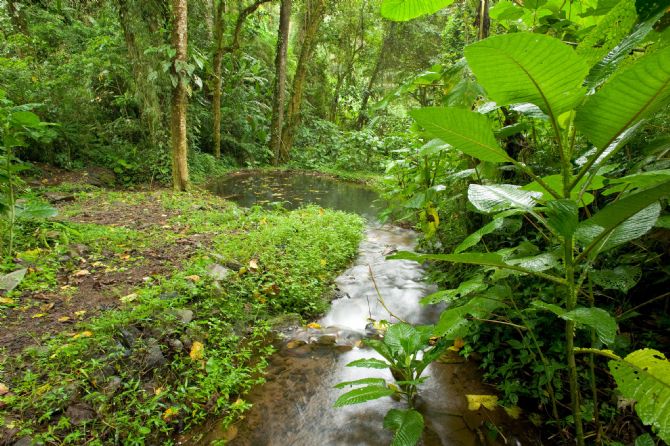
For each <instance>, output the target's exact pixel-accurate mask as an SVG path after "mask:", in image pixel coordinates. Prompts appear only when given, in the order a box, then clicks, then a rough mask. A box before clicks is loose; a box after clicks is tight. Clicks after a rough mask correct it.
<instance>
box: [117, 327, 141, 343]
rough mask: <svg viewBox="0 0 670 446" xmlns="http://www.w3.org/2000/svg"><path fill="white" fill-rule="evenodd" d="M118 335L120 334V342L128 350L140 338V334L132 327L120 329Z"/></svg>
mask: <svg viewBox="0 0 670 446" xmlns="http://www.w3.org/2000/svg"><path fill="white" fill-rule="evenodd" d="M119 333H120V334H121V342H122V343H123V344H124V345H125V346H126V347H128V348H132V347H133V346H134V345H135V342H136V341H137V339H138V338H139V337H140V336H141V332H140V331H139V330H138V329H137V328H135V327H133V326H132V325H129V326H127V327H125V328H122V329H121V330H119Z"/></svg>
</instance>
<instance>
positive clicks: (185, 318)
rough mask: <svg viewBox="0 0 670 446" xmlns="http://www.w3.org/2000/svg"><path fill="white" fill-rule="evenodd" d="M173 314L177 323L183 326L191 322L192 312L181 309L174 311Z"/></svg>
mask: <svg viewBox="0 0 670 446" xmlns="http://www.w3.org/2000/svg"><path fill="white" fill-rule="evenodd" d="M174 313H175V316H177V319H178V320H179V322H181V323H182V324H184V325H186V324H189V323H191V321H192V320H193V310H187V309H181V310H175V312H174Z"/></svg>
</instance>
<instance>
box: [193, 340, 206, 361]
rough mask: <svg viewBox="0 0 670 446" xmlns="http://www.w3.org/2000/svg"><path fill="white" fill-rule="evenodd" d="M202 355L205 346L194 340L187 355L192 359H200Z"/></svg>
mask: <svg viewBox="0 0 670 446" xmlns="http://www.w3.org/2000/svg"><path fill="white" fill-rule="evenodd" d="M204 355H205V346H204V345H202V342H198V341H195V342H194V343H193V346H192V347H191V353H189V356H190V357H191V359H192V360H193V361H197V360H198V359H202V358H203V356H204Z"/></svg>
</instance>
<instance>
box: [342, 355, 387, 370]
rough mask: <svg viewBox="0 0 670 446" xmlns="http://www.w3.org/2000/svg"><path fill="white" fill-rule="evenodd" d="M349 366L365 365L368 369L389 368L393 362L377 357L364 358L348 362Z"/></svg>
mask: <svg viewBox="0 0 670 446" xmlns="http://www.w3.org/2000/svg"><path fill="white" fill-rule="evenodd" d="M347 367H365V368H368V369H387V368H389V367H391V364H388V363H386V362H384V361H382V360H381V359H376V358H364V359H357V360H355V361H351V362H350V363H349V364H347Z"/></svg>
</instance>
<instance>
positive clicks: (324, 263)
mask: <svg viewBox="0 0 670 446" xmlns="http://www.w3.org/2000/svg"><path fill="white" fill-rule="evenodd" d="M327 263H328V262H327V261H326V259H321V266H322V267H323V266H326V264H327Z"/></svg>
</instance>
